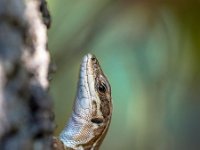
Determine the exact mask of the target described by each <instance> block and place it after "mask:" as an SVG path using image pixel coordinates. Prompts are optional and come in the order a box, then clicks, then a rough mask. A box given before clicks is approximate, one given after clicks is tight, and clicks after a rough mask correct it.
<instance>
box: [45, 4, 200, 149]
mask: <svg viewBox="0 0 200 150" xmlns="http://www.w3.org/2000/svg"><path fill="white" fill-rule="evenodd" d="M47 1H48V7H49V9H50V11H51V15H52V20H53V22H52V27H51V29H50V31H49V34H48V35H49V49H50V52H51V57H52V60H53V61H54V62H55V63H56V65H57V71H56V73H55V74H54V75H53V80H52V82H51V90H50V92H51V95H52V97H53V99H54V106H55V107H54V108H55V109H54V111H55V115H56V124H57V129H56V131H55V135H58V134H59V132H60V131H61V130H62V128H63V127H64V125H65V122H66V121H67V120H68V117H69V116H70V113H71V110H72V104H73V101H74V98H75V95H76V88H77V81H78V76H79V75H78V73H79V65H80V62H81V59H82V57H83V56H84V55H85V54H87V53H93V54H95V55H96V56H97V58H98V59H99V61H100V63H101V65H102V68H103V70H104V72H105V74H106V75H107V77H108V79H109V81H110V83H111V86H112V97H113V105H114V106H113V107H114V111H113V118H112V123H111V126H110V130H109V132H108V134H107V136H106V138H105V140H104V142H103V145H102V147H101V149H102V150H122V149H123V150H200V1H198V0H196V1H195V0H182V1H181V0H168V1H162V2H161V1H156V0H134V1H131V0H57V1H56V0H47Z"/></svg>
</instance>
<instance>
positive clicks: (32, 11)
mask: <svg viewBox="0 0 200 150" xmlns="http://www.w3.org/2000/svg"><path fill="white" fill-rule="evenodd" d="M49 26H50V17H49V13H48V10H47V7H46V2H45V0H0V150H13V149H15V150H25V149H27V150H31V149H37V150H40V149H45V150H48V149H50V144H51V135H52V132H53V129H54V123H53V115H52V101H51V99H50V98H49V95H48V92H47V90H48V86H49V81H48V73H49V64H50V57H49V52H48V50H47V47H46V45H47V27H49Z"/></svg>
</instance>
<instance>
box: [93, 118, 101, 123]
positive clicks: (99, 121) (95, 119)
mask: <svg viewBox="0 0 200 150" xmlns="http://www.w3.org/2000/svg"><path fill="white" fill-rule="evenodd" d="M91 122H92V123H95V124H101V123H103V119H102V118H92V119H91Z"/></svg>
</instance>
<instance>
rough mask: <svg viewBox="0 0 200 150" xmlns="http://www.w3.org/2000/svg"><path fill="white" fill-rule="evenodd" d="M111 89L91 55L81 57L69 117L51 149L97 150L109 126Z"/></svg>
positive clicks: (96, 61)
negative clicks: (74, 96)
mask: <svg viewBox="0 0 200 150" xmlns="http://www.w3.org/2000/svg"><path fill="white" fill-rule="evenodd" d="M111 115H112V98H111V87H110V84H109V82H108V80H107V78H106V76H105V75H104V73H103V71H102V69H101V67H100V65H99V62H98V60H97V59H96V57H95V56H94V55H91V54H88V55H86V56H84V58H83V61H82V64H81V69H80V78H79V84H78V91H77V97H76V100H75V102H74V107H73V112H72V115H71V117H70V119H69V121H68V123H67V125H66V127H65V128H64V130H63V131H62V132H61V134H60V140H59V139H57V138H54V146H55V147H57V148H59V147H61V148H62V147H63V148H64V149H66V150H98V149H99V146H100V145H101V143H102V141H103V139H104V137H105V135H106V133H107V130H108V128H109V125H110V121H111ZM59 150H61V149H59Z"/></svg>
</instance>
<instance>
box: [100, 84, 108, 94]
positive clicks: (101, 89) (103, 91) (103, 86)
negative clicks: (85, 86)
mask: <svg viewBox="0 0 200 150" xmlns="http://www.w3.org/2000/svg"><path fill="white" fill-rule="evenodd" d="M98 91H99V92H100V93H105V92H106V91H107V86H106V84H105V83H103V82H101V83H100V84H99V85H98Z"/></svg>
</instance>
